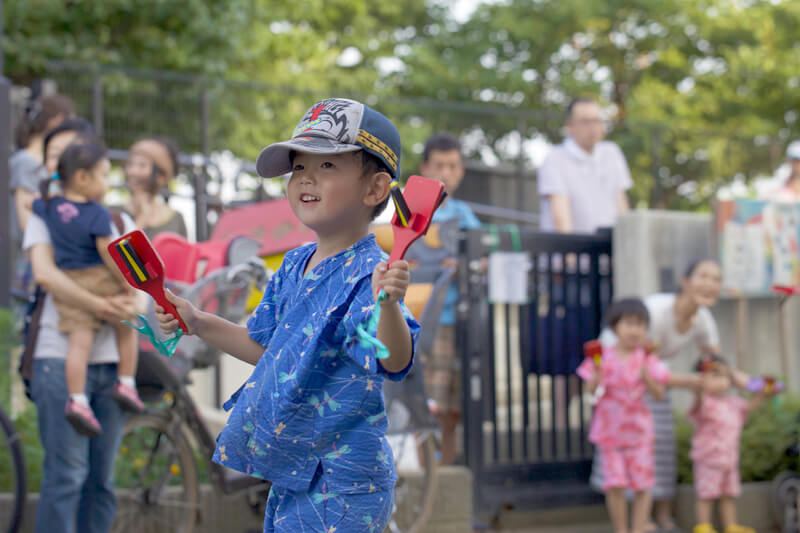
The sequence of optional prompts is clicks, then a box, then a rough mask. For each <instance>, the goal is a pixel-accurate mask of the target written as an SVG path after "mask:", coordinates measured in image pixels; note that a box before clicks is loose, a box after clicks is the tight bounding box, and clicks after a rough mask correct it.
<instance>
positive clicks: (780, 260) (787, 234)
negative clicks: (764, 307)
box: [715, 198, 800, 296]
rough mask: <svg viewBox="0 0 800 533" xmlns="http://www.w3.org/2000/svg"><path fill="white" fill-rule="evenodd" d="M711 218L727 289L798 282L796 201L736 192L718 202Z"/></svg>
mask: <svg viewBox="0 0 800 533" xmlns="http://www.w3.org/2000/svg"><path fill="white" fill-rule="evenodd" d="M715 218H716V233H717V242H718V243H719V254H720V262H721V264H722V278H723V290H724V291H725V292H726V293H727V294H730V295H747V296H759V295H762V296H763V295H768V294H772V286H773V285H781V286H800V246H798V242H800V204H792V203H777V202H767V201H764V200H750V199H744V198H740V199H735V200H728V201H723V202H719V203H718V204H717V207H716V217H715Z"/></svg>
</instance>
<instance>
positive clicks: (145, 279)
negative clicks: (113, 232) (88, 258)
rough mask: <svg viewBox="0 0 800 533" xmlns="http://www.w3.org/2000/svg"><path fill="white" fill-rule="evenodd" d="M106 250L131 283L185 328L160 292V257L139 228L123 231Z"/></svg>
mask: <svg viewBox="0 0 800 533" xmlns="http://www.w3.org/2000/svg"><path fill="white" fill-rule="evenodd" d="M108 253H110V254H111V258H112V259H114V262H115V263H116V264H117V267H119V269H120V271H121V272H122V274H123V275H124V276H125V279H126V280H128V283H129V284H130V285H131V287H133V288H135V289H139V290H142V291H145V292H146V293H147V294H149V295H150V296H152V297H153V299H154V300H155V301H156V303H157V304H158V305H160V306H161V307H163V308H164V310H165V312H166V313H169V314H171V315H172V316H174V317H175V318H177V319H178V323H179V325H180V328H181V329H182V330H183V331H184V332H186V331H188V328H187V327H186V324H185V323H184V322H183V319H182V318H181V316H180V315H179V314H178V310H177V309H175V306H174V305H172V303H170V301H169V300H167V297H166V295H165V294H164V261H162V260H161V256H159V255H158V252H156V250H155V248H153V245H152V243H151V242H150V239H148V238H147V235H145V234H144V232H143V231H142V230H138V229H137V230H134V231H132V232H130V233H126V234H125V235H123V236H122V237H120V238H119V239H117V240H115V241H113V242H111V244H109V245H108Z"/></svg>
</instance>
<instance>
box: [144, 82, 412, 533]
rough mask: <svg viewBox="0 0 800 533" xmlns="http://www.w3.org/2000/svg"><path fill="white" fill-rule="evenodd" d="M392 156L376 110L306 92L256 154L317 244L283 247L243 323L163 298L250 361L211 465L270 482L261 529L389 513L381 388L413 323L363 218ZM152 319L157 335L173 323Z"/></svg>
mask: <svg viewBox="0 0 800 533" xmlns="http://www.w3.org/2000/svg"><path fill="white" fill-rule="evenodd" d="M399 159H400V135H399V133H398V132H397V129H396V128H395V127H394V125H393V124H392V123H391V122H390V121H389V120H388V119H387V118H386V117H384V116H383V115H381V114H380V113H378V112H376V111H374V110H372V109H370V108H368V107H367V106H365V105H363V104H361V103H359V102H354V101H352V100H344V99H337V98H331V99H328V100H324V101H322V102H318V103H317V104H315V105H314V106H312V107H311V109H309V110H308V112H307V113H306V114H305V115H304V116H303V118H302V119H301V120H300V123H299V124H298V126H297V128H296V129H295V132H294V135H293V136H292V139H291V140H289V141H286V142H283V143H276V144H273V145H270V146H268V147H266V148H265V149H264V150H263V151H262V152H261V155H259V157H258V161H257V169H258V172H259V174H260V175H261V176H264V177H273V176H280V175H284V174H286V173H289V172H291V178H290V180H289V183H288V185H287V195H288V198H289V202H290V205H291V207H292V210H293V212H294V213H295V215H297V217H298V218H299V219H300V221H301V222H302V223H303V224H305V225H306V226H308V227H309V228H311V229H312V230H314V232H315V233H316V235H317V241H316V242H315V243H312V244H309V245H306V246H303V247H300V248H297V249H295V250H292V251H290V252H289V253H287V254H286V257H285V258H284V261H283V264H282V265H281V267H280V268H279V269H278V271H277V272H276V273H275V275H274V276H272V278H271V279H270V282H269V285H268V286H267V289H266V292H265V294H264V298H263V299H262V301H261V303H260V304H259V306H258V307H257V308H256V310H255V311H254V313H253V316H252V317H251V318H250V320H249V321H248V323H247V327H242V326H238V325H236V324H232V323H230V322H227V321H225V320H223V319H221V318H219V317H216V316H213V315H210V314H208V313H203V312H200V311H198V310H196V309H194V308H193V307H192V306H191V304H190V303H189V302H187V301H185V300H182V299H180V298H177V297H175V296H174V295H172V294H169V295H168V298H169V299H170V300H171V301H172V302H173V303H175V305H176V308H177V311H178V313H179V314H180V315H181V317H182V318H183V320H184V322H185V323H186V325H187V327H188V328H189V331H188V332H187V333H190V334H194V333H196V334H197V335H198V336H200V337H201V338H202V339H204V340H205V341H206V342H209V343H210V344H213V345H215V346H217V347H218V348H220V349H221V350H223V351H225V352H226V353H229V354H231V355H233V356H234V357H237V358H239V359H241V360H243V361H245V362H249V363H251V364H253V365H255V369H254V370H253V373H252V375H251V376H250V378H249V379H248V380H247V381H246V382H245V384H244V385H243V386H242V387H241V388H240V389H239V390H238V391H237V392H236V393H235V394H234V395H233V397H232V398H231V399H230V400H229V401H228V402H227V404H226V408H228V409H230V408H232V409H233V411H232V412H231V415H230V418H229V419H228V423H227V425H226V426H225V428H224V429H223V430H222V432H221V433H220V435H219V437H218V438H217V449H216V451H215V453H214V461H216V462H218V463H220V464H222V465H224V466H227V467H229V468H233V469H235V470H238V471H241V472H244V473H247V474H249V475H252V476H255V477H260V478H264V479H268V480H270V481H272V483H273V486H272V490H271V492H270V496H269V500H268V501H267V510H266V516H265V518H264V531H265V532H287V533H288V532H292V533H296V532H299V531H313V532H333V531H339V532H345V531H346V532H360V531H364V532H367V531H369V532H375V533H380V532H382V531H383V530H384V528H385V526H386V524H387V522H388V519H389V516H390V515H391V511H392V503H393V488H394V484H395V481H396V479H397V474H396V472H395V468H394V461H393V459H392V450H391V448H390V447H389V444H388V442H387V441H386V437H385V435H386V429H387V420H386V411H385V406H384V399H383V390H382V387H383V381H384V379H385V378H387V377H388V378H389V379H392V380H398V381H399V380H401V379H402V378H403V377H404V376H405V375H406V374H407V373H408V371H409V369H410V368H411V363H412V358H413V351H414V343H415V342H416V337H417V334H418V332H419V325H418V324H417V323H416V321H415V320H414V318H413V317H412V316H411V314H410V313H409V312H408V310H407V309H406V308H405V306H404V305H403V304H402V303H401V302H400V299H401V298H402V296H403V295H404V294H405V291H406V288H407V287H408V280H409V273H408V264H407V263H406V262H405V261H396V262H394V263H392V264H391V265H388V266H387V265H386V264H385V263H383V261H384V255H383V253H382V251H381V250H380V248H379V247H378V245H377V244H376V243H375V237H374V235H372V234H370V233H369V223H370V221H371V220H372V219H373V218H374V216H375V215H376V214H377V213H380V212H381V210H382V209H383V208H384V207H385V205H386V202H387V200H388V197H389V182H390V180H391V179H392V178H395V177H396V176H397V174H398V172H399V162H400V161H399ZM379 291H382V292H381V293H380V294H381V295H380V296H378V297H377V298H376V295H377V294H379ZM157 316H158V318H159V321H160V322H161V325H162V328H163V329H164V331H166V332H171V331H174V329H176V328H177V320H175V319H174V318H173V317H172V315H165V314H163V310H162V309H161V308H157Z"/></svg>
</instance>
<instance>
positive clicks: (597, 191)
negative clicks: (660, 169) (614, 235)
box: [537, 137, 633, 233]
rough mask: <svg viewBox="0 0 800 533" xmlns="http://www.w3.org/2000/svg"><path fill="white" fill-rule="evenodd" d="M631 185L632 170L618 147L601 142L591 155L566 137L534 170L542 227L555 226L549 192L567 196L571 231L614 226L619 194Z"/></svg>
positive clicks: (549, 227) (607, 142) (591, 231)
mask: <svg viewBox="0 0 800 533" xmlns="http://www.w3.org/2000/svg"><path fill="white" fill-rule="evenodd" d="M632 185H633V181H632V180H631V172H630V170H629V169H628V164H627V163H626V162H625V156H624V155H623V154H622V150H620V149H619V146H617V145H616V144H614V143H613V142H611V141H601V142H599V143H597V144H596V145H595V146H594V149H593V150H592V153H591V154H590V153H588V152H586V151H585V150H584V149H583V148H581V147H580V146H578V144H577V143H576V142H575V141H574V140H572V138H570V137H567V138H566V139H564V142H563V143H561V144H559V145H558V146H556V147H555V148H553V150H552V151H551V152H550V153H549V154H548V155H547V157H546V158H545V160H544V163H542V166H540V167H539V170H538V172H537V186H538V190H539V198H540V209H541V211H540V214H539V222H540V226H541V229H542V230H543V231H553V230H554V229H555V223H554V221H553V213H552V210H551V208H550V199H549V198H548V196H550V195H552V194H564V195H566V196H567V198H569V205H570V212H571V214H572V231H573V233H594V232H595V231H597V229H598V228H610V227H613V226H614V223H615V222H616V221H617V215H618V212H617V210H618V206H617V198H618V197H619V193H620V192H622V191H626V190H628V189H630V188H631V186H632Z"/></svg>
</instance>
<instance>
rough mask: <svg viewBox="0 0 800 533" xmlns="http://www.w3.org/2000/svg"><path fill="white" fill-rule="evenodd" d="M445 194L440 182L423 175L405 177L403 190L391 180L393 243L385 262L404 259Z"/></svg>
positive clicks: (390, 262)
mask: <svg viewBox="0 0 800 533" xmlns="http://www.w3.org/2000/svg"><path fill="white" fill-rule="evenodd" d="M446 195H447V193H445V192H444V184H442V182H440V181H438V180H432V179H429V178H423V177H422V176H411V177H410V178H408V182H407V183H406V187H405V189H404V190H403V192H402V193H400V190H399V188H398V185H397V182H396V181H395V182H392V200H393V201H394V206H395V213H394V217H393V218H392V232H393V233H394V245H393V246H392V253H391V254H390V255H389V261H388V262H387V265H391V264H392V263H394V262H395V261H398V260H400V259H403V257H405V255H406V252H407V251H408V247H409V246H411V243H413V242H414V241H416V240H417V239H419V238H420V237H421V236H423V235H425V234H426V233H427V232H428V228H429V227H430V226H431V221H432V220H433V213H434V212H435V211H436V209H437V208H438V207H439V205H441V203H442V201H444V198H445V196H446Z"/></svg>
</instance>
